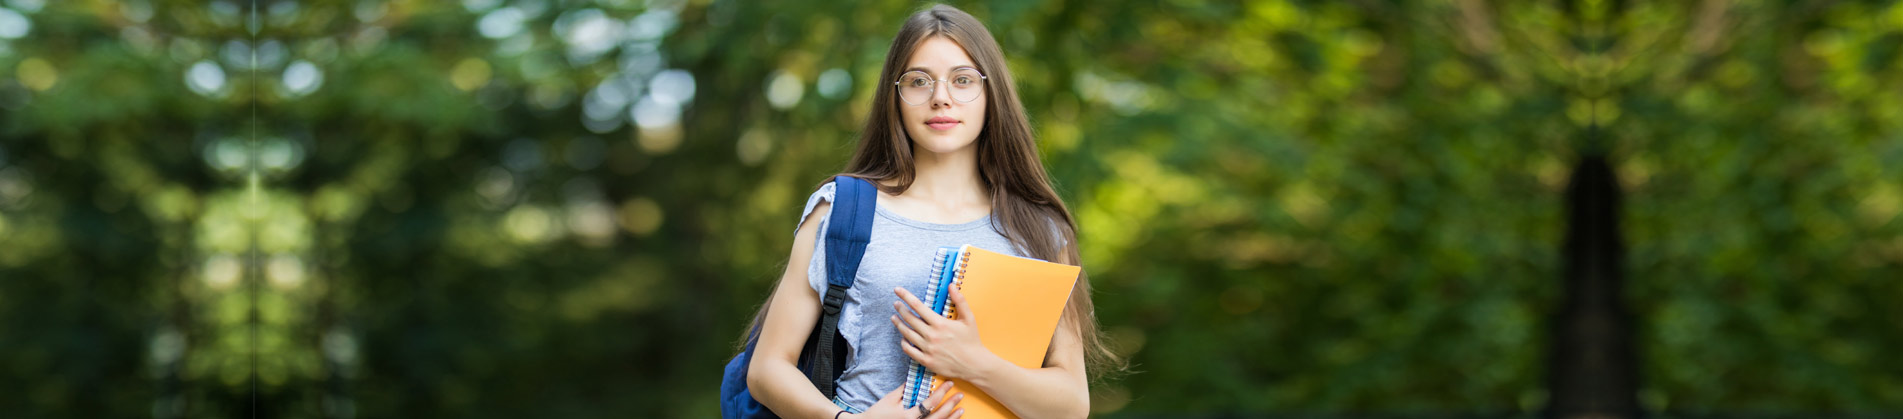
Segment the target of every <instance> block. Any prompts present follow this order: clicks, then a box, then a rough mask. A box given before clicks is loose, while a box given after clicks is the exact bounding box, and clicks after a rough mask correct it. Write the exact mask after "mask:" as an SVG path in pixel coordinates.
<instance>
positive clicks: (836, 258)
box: [720, 176, 879, 419]
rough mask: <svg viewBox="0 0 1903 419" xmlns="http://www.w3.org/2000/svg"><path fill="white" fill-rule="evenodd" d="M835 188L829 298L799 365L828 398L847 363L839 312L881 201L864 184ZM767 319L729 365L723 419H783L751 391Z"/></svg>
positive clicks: (845, 179) (847, 180) (841, 183)
mask: <svg viewBox="0 0 1903 419" xmlns="http://www.w3.org/2000/svg"><path fill="white" fill-rule="evenodd" d="M833 183H834V185H836V186H835V187H834V188H835V189H834V193H833V208H832V218H831V220H832V221H829V222H828V224H827V228H826V297H825V298H824V300H823V302H822V306H821V308H820V316H819V324H817V325H815V326H814V327H813V333H812V334H811V335H809V336H807V337H806V346H805V347H804V348H803V349H801V350H800V357H799V363H798V367H799V370H800V371H801V372H804V373H806V379H807V380H809V381H812V382H813V387H817V388H819V392H820V394H825V395H826V398H828V399H831V398H833V397H834V395H835V394H834V393H835V392H834V390H835V389H834V388H833V384H834V382H836V381H838V380H839V375H840V373H841V372H844V370H845V364H846V349H845V348H846V345H847V343H846V337H845V336H843V335H840V334H839V312H840V309H841V308H843V307H844V306H845V304H846V289H848V288H852V282H853V277H854V275H855V274H857V273H859V258H860V257H861V256H864V255H865V254H866V243H867V242H870V241H871V240H872V212H873V208H874V206H873V205H874V204H875V203H876V202H877V200H878V198H879V195H878V189H876V188H875V187H874V186H873V185H872V182H869V181H866V180H865V179H860V178H855V177H850V176H839V177H835V178H833ZM795 262H797V261H795ZM768 309H769V310H770V309H771V307H768ZM764 320H765V319H756V320H755V322H754V323H756V324H755V325H754V327H753V330H751V331H749V332H747V345H746V349H745V350H742V351H740V354H739V355H734V357H733V360H730V361H727V370H726V372H725V373H724V374H722V375H721V376H720V416H721V417H723V418H729V419H737V418H778V417H779V415H775V414H773V411H770V410H767V408H766V406H763V405H761V404H760V402H759V401H758V400H754V399H753V393H752V392H750V391H748V390H747V366H748V365H749V364H750V363H752V362H753V346H754V344H756V343H759V341H760V325H761V324H764V323H765V321H764Z"/></svg>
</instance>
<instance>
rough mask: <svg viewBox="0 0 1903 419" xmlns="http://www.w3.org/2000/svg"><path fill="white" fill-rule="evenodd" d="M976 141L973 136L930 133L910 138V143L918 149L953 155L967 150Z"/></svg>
mask: <svg viewBox="0 0 1903 419" xmlns="http://www.w3.org/2000/svg"><path fill="white" fill-rule="evenodd" d="M977 140H978V139H977V138H976V137H975V136H969V137H967V136H961V135H959V134H958V133H937V132H932V133H925V135H913V136H912V142H913V143H914V144H917V145H918V148H921V149H924V150H925V151H930V152H933V153H938V154H946V153H953V152H958V151H963V150H966V149H969V148H971V146H972V144H976V143H977Z"/></svg>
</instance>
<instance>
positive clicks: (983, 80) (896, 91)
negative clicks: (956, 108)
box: [892, 66, 991, 106]
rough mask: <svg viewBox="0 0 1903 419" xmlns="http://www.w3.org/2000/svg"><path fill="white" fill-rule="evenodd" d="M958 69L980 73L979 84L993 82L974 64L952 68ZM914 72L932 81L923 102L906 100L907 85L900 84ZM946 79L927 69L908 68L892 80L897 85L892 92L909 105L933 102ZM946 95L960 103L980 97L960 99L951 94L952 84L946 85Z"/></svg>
mask: <svg viewBox="0 0 1903 419" xmlns="http://www.w3.org/2000/svg"><path fill="white" fill-rule="evenodd" d="M958 70H971V72H973V73H978V84H980V85H987V84H990V82H991V78H990V77H988V76H985V72H983V71H978V68H977V67H972V66H958V67H955V68H952V69H951V72H952V73H956V72H958ZM912 73H919V74H923V75H925V80H926V81H929V82H931V84H930V85H928V86H930V87H931V88H932V90H931V92H930V93H927V94H926V95H925V101H924V102H921V103H912V101H909V100H905V86H900V85H899V83H901V82H903V81H904V80H905V75H907V74H912ZM944 81H945V80H944V79H940V78H937V77H933V76H932V73H930V72H927V71H925V70H918V69H914V70H907V71H906V72H904V73H899V79H898V80H893V81H892V85H893V86H895V87H896V88H895V89H893V90H892V93H893V94H896V95H898V96H899V101H901V102H905V104H907V105H912V106H919V105H924V104H927V103H931V102H932V100H931V98H932V96H936V95H938V85H939V84H942V83H943V82H944ZM979 92H980V93H983V92H984V91H983V90H979ZM945 97H949V98H951V100H954V101H957V102H958V103H971V102H976V101H978V98H976V97H973V98H971V100H959V99H958V97H956V96H952V94H951V87H950V86H946V87H945Z"/></svg>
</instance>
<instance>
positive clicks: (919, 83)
mask: <svg viewBox="0 0 1903 419" xmlns="http://www.w3.org/2000/svg"><path fill="white" fill-rule="evenodd" d="M905 85H906V86H912V87H925V79H922V78H918V79H912V81H908V82H905Z"/></svg>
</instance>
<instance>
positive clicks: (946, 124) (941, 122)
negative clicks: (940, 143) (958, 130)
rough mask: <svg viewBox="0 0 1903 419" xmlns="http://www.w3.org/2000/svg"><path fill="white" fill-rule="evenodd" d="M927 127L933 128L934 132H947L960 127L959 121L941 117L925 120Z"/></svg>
mask: <svg viewBox="0 0 1903 419" xmlns="http://www.w3.org/2000/svg"><path fill="white" fill-rule="evenodd" d="M925 126H927V127H931V128H932V130H934V131H946V130H950V129H952V127H956V126H958V120H957V119H952V118H950V117H944V116H941V117H937V118H932V119H927V120H925Z"/></svg>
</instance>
